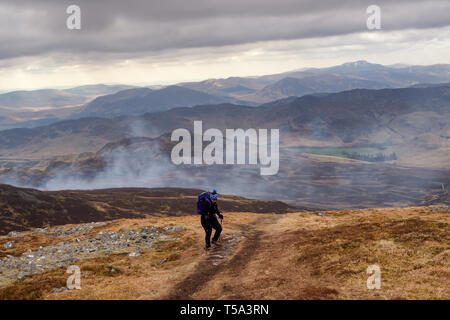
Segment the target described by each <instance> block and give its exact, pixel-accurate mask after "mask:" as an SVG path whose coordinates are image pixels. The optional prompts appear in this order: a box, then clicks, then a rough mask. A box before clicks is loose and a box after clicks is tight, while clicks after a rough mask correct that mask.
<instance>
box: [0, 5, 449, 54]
mask: <svg viewBox="0 0 450 320" xmlns="http://www.w3.org/2000/svg"><path fill="white" fill-rule="evenodd" d="M71 4H76V5H79V6H80V7H81V11H82V30H79V31H75V30H67V29H66V26H65V21H66V18H67V16H68V15H67V14H66V8H67V6H69V5H71ZM370 4H376V5H378V6H380V7H381V10H382V11H381V18H382V26H383V29H384V30H385V31H392V30H401V29H406V28H436V27H443V26H447V25H450V15H449V12H450V1H448V0H442V1H395V2H394V1H379V0H370V1H317V0H314V1H309V0H308V1H299V0H271V1H268V0H228V1H224V0H164V1H159V0H158V1H144V0H128V1H125V0H70V1H64V0H63V1H58V0H40V1H31V0H2V1H1V3H0V43H1V46H0V59H8V58H14V57H20V56H40V55H46V54H49V53H66V54H72V55H73V56H76V57H83V56H89V57H101V59H105V58H106V57H105V56H106V54H108V56H113V55H118V56H123V57H128V56H136V55H139V54H141V55H144V54H150V53H152V52H156V51H161V50H165V49H183V48H196V47H206V46H208V47H211V46H212V47H220V46H224V45H236V44H246V43H252V42H257V41H271V40H286V39H301V38H317V37H324V36H330V35H345V34H350V33H355V32H364V31H367V29H366V18H367V14H366V8H367V6H368V5H370ZM103 54H104V55H105V56H102V55H103Z"/></svg>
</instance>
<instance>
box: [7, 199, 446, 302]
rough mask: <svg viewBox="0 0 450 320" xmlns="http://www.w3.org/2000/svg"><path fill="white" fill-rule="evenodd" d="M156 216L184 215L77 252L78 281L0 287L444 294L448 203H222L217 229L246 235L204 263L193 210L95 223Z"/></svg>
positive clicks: (309, 295)
mask: <svg viewBox="0 0 450 320" xmlns="http://www.w3.org/2000/svg"><path fill="white" fill-rule="evenodd" d="M154 224H157V225H159V226H161V227H164V226H167V225H177V224H184V226H185V230H184V231H183V232H182V233H180V241H164V242H161V243H160V244H158V246H157V247H156V250H152V251H147V252H145V253H143V254H142V255H141V256H139V257H128V256H127V255H124V254H122V255H112V256H110V257H107V258H102V259H93V260H86V261H84V262H81V263H80V264H79V265H80V268H81V271H82V279H81V282H82V289H81V290H71V291H67V292H64V293H58V294H53V293H52V291H53V289H54V288H57V287H61V286H63V285H64V283H65V280H66V279H67V276H68V275H67V274H65V273H64V272H65V270H63V269H60V270H54V271H51V272H48V273H46V274H42V275H39V276H33V277H31V278H29V279H27V280H25V281H22V282H17V283H16V284H14V285H12V286H10V287H8V288H3V289H0V298H2V299H163V298H166V297H171V292H175V291H176V290H177V289H183V286H186V285H190V286H191V288H190V290H187V291H186V292H190V293H189V296H188V297H186V298H194V299H449V298H450V284H449V281H448V279H449V278H450V259H449V253H450V247H449V243H450V227H449V225H450V213H449V212H448V211H447V212H445V211H444V212H442V211H441V212H439V211H436V212H433V211H431V210H430V209H428V208H424V207H417V208H407V209H366V210H343V211H335V212H328V213H327V215H326V216H325V217H320V216H318V215H317V214H315V213H293V214H284V215H271V214H268V215H260V214H253V213H226V214H225V220H224V234H223V236H224V237H226V236H231V235H233V236H236V235H242V236H244V238H242V239H241V240H240V242H239V244H238V245H237V247H236V248H233V252H229V254H230V257H229V258H227V259H225V260H224V261H223V262H222V263H221V264H220V265H218V266H215V265H210V266H208V265H207V262H208V261H209V260H208V259H211V255H205V254H204V251H203V250H202V247H203V236H204V233H203V229H202V228H201V226H200V221H199V217H198V216H182V217H161V218H156V217H155V218H149V219H122V220H118V221H115V222H113V223H111V224H109V225H107V226H103V227H100V228H98V231H100V230H101V231H120V230H124V229H138V228H141V227H144V226H148V225H154ZM29 240H30V241H32V239H29ZM42 241H44V240H42ZM23 245H26V243H24V244H23ZM220 250H223V252H221V251H220ZM226 250H228V249H226V248H225V249H220V248H219V249H218V253H219V254H224V253H226V252H225V251H226ZM164 260H166V262H165V263H161V262H162V261H164ZM211 261H212V260H211ZM205 262H206V264H205ZM371 264H377V265H379V266H380V268H381V289H380V290H368V289H367V287H366V280H367V278H368V275H367V274H366V269H367V267H368V266H369V265H371ZM199 266H206V267H207V269H206V270H205V272H210V273H209V274H210V276H207V277H202V278H201V279H200V278H199V281H200V280H201V281H202V282H201V283H195V281H196V278H195V277H194V278H193V280H192V279H191V280H192V281H194V283H193V282H192V281H191V280H190V281H185V279H187V278H188V277H189V276H192V275H195V274H196V273H198V272H199V271H198V267H199ZM112 268H113V269H114V271H112ZM184 289H189V288H184ZM174 290H175V291H174Z"/></svg>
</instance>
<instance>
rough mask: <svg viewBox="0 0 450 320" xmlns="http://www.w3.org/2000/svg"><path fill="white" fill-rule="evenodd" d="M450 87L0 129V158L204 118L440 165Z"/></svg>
mask: <svg viewBox="0 0 450 320" xmlns="http://www.w3.org/2000/svg"><path fill="white" fill-rule="evenodd" d="M449 92H450V87H448V86H442V87H430V88H405V89H383V90H365V89H364V90H363V89H361V90H351V91H344V92H340V93H335V94H329V95H325V96H304V97H301V98H298V99H295V100H290V99H288V100H286V101H285V103H282V104H275V105H269V106H261V107H257V108H254V107H245V106H238V105H232V104H223V105H205V106H197V107H194V108H176V109H171V110H168V111H164V112H155V113H147V114H144V115H142V116H138V117H116V118H113V119H99V118H82V119H78V120H70V121H65V122H59V123H55V124H52V125H49V126H43V127H38V128H33V129H14V130H5V131H0V156H1V157H3V158H5V157H10V158H33V159H36V158H38V157H41V158H42V157H50V156H55V155H63V154H68V153H81V152H85V151H94V152H95V151H97V150H99V149H100V148H101V147H102V146H103V145H104V144H105V143H107V142H113V141H116V140H120V139H122V138H126V137H130V136H147V137H148V136H151V137H157V136H159V135H161V134H165V133H168V132H171V131H172V130H174V129H177V128H188V129H192V121H194V120H203V122H204V126H203V127H204V130H206V129H207V128H218V129H224V128H279V129H280V138H281V143H282V144H284V145H290V146H292V145H297V146H298V145H306V146H324V145H327V146H353V145H363V146H364V145H365V146H369V145H376V146H380V147H390V146H397V147H398V149H399V150H398V155H399V157H400V160H403V161H410V163H417V164H422V165H425V163H432V164H433V165H434V166H439V165H441V166H443V165H445V163H436V162H438V161H439V159H441V162H442V159H443V154H442V152H443V153H444V154H445V152H447V149H448V137H449V136H450V131H449V130H450V128H449V122H448V121H446V119H448V118H449V117H450V115H449V114H450V110H449V108H448V106H449V104H450V94H449ZM69 141H70V143H69ZM68 146H70V147H71V148H70V149H69V148H68ZM435 152H437V153H436V154H435V155H433V154H434V153H435ZM424 158H425V159H427V161H425V163H424Z"/></svg>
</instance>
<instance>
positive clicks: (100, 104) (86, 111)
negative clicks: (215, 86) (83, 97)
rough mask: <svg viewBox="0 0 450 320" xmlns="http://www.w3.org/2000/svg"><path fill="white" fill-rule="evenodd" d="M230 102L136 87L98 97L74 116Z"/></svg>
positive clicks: (182, 90) (176, 90)
mask: <svg viewBox="0 0 450 320" xmlns="http://www.w3.org/2000/svg"><path fill="white" fill-rule="evenodd" d="M230 101H236V100H235V99H229V98H223V97H217V96H213V95H210V94H207V93H204V92H202V91H195V90H192V89H188V88H184V87H180V86H169V87H166V88H163V89H159V90H152V89H149V88H136V89H128V90H123V91H119V92H117V93H114V94H111V95H105V96H101V97H98V98H96V99H94V100H93V101H92V102H90V103H88V104H87V105H86V106H84V107H83V109H82V110H81V111H80V112H79V113H76V114H73V115H72V117H108V118H111V117H116V116H121V115H140V114H144V113H147V112H158V111H166V110H169V109H173V108H177V107H191V106H194V105H199V104H215V103H223V102H230Z"/></svg>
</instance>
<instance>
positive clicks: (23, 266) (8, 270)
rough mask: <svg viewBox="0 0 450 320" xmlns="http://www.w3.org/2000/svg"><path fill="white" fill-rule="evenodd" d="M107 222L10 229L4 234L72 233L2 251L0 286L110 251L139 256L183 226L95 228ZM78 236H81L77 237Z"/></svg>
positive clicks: (9, 246)
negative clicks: (24, 248)
mask: <svg viewBox="0 0 450 320" xmlns="http://www.w3.org/2000/svg"><path fill="white" fill-rule="evenodd" d="M107 224H108V222H92V223H86V224H80V225H76V226H73V227H55V228H36V229H34V230H33V231H30V232H23V233H20V232H15V231H12V232H10V233H9V234H8V237H12V238H15V237H21V236H23V235H26V234H29V233H32V234H45V235H49V236H52V237H55V238H61V237H76V238H74V239H72V240H68V241H61V242H58V243H56V244H55V245H50V246H45V247H43V246H40V247H39V249H37V250H32V249H28V250H27V251H25V252H23V253H22V254H21V255H20V256H13V255H9V254H8V255H6V257H4V258H3V259H1V260H0V287H1V286H6V285H8V284H11V283H13V282H14V281H16V280H23V279H25V278H26V277H28V276H30V275H34V274H39V273H42V272H45V271H48V270H53V269H55V268H59V267H65V266H69V265H71V264H75V263H77V262H80V261H83V260H86V259H93V258H100V257H106V256H109V255H111V254H119V253H128V254H129V255H130V256H139V255H140V253H141V252H142V251H145V250H151V249H152V248H153V246H154V244H155V243H157V242H159V241H162V240H169V239H170V240H177V238H176V236H175V235H176V232H179V231H182V230H183V225H179V226H174V227H164V228H161V227H158V226H155V225H153V226H147V227H143V228H141V229H139V230H123V231H121V232H113V231H106V232H95V230H96V229H97V228H99V227H102V226H105V225H107ZM80 236H82V238H79V237H80ZM14 244H15V241H14V240H9V241H7V242H6V243H5V244H4V245H3V250H4V251H8V250H11V249H14Z"/></svg>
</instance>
